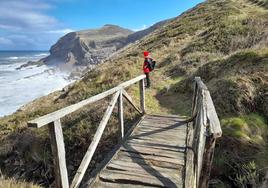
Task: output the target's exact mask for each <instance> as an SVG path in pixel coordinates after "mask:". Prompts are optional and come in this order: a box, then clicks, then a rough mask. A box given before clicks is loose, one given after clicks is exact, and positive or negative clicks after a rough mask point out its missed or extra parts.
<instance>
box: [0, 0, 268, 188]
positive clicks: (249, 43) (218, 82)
mask: <svg viewBox="0 0 268 188" xmlns="http://www.w3.org/2000/svg"><path fill="white" fill-rule="evenodd" d="M267 43H268V10H267V9H266V8H265V6H262V5H261V6H260V5H259V4H257V3H256V2H252V1H249V0H208V1H207V2H205V3H202V4H200V5H198V6H197V7H195V8H193V9H191V10H189V11H187V12H185V13H184V14H182V15H181V16H179V17H177V18H175V19H173V20H170V21H168V22H167V23H166V24H165V25H164V26H163V27H162V28H160V29H157V30H156V31H154V32H153V33H151V34H150V35H148V36H146V37H144V38H143V39H142V40H140V41H138V42H136V43H135V44H131V45H129V46H127V47H126V48H124V49H123V50H121V51H120V53H118V54H116V55H114V56H113V57H112V58H110V59H109V60H107V62H106V63H104V64H102V65H101V66H99V67H98V68H96V69H94V70H91V71H89V72H88V73H86V74H85V75H84V77H83V79H82V80H80V81H78V82H76V83H75V84H73V85H72V86H69V87H68V88H65V89H63V90H62V91H59V92H55V93H53V94H51V95H49V96H46V97H43V98H41V99H38V100H36V101H34V102H32V103H31V104H28V105H26V106H25V107H23V108H22V109H21V110H20V111H18V112H16V113H14V114H12V115H10V116H7V117H5V118H2V119H1V120H0V139H1V141H0V168H1V170H2V171H3V173H4V174H5V175H6V176H15V177H17V178H21V179H25V180H27V181H35V182H37V183H38V184H41V185H44V186H47V185H48V184H50V183H52V182H53V176H52V161H51V157H50V156H51V154H50V149H49V139H48V135H47V132H48V131H47V130H46V128H44V129H41V130H38V131H36V130H31V129H28V128H26V122H27V121H28V120H31V119H34V118H36V117H38V116H40V115H44V114H47V113H49V112H52V111H54V110H56V109H59V108H61V107H64V106H67V105H70V104H73V103H75V102H78V101H80V100H83V99H86V98H88V97H90V96H93V95H95V94H97V93H100V92H101V91H104V90H107V89H109V88H111V87H113V86H115V85H117V84H118V83H120V82H122V81H124V80H128V79H130V78H133V77H135V76H137V75H140V74H141V73H142V71H141V65H142V62H143V59H142V58H143V57H142V51H143V50H149V51H151V52H152V55H153V57H154V58H155V59H156V60H157V70H155V71H154V72H153V73H152V77H153V86H152V89H150V90H146V91H147V93H146V97H147V98H146V103H147V107H148V112H149V113H172V114H182V115H186V116H187V115H188V116H189V114H190V100H191V87H192V79H193V77H194V76H201V77H202V79H203V80H204V81H205V83H206V84H207V85H208V88H209V89H210V91H211V94H212V98H213V99H214V102H215V105H216V108H217V111H218V112H219V116H220V119H221V121H222V127H223V131H224V136H223V138H222V139H220V140H219V142H218V145H217V151H216V157H215V164H214V167H213V174H212V179H213V181H212V183H213V185H214V186H216V187H218V186H219V184H222V185H223V187H231V186H236V187H243V186H249V187H250V186H254V185H255V184H257V183H259V182H260V181H261V180H262V177H263V174H264V172H265V167H266V166H267V165H268V160H267V158H266V157H265V156H266V155H267V153H268V146H267V138H268V137H267V136H268V127H267V118H268V117H267V114H268V113H267V112H268V108H267V106H268V94H267V93H268V91H267V88H268V87H267V84H268V75H267V72H268V45H267ZM129 92H130V93H131V94H132V96H136V97H137V95H138V88H137V86H134V87H132V88H131V89H130V90H129ZM106 105H107V101H106V100H104V101H103V102H102V101H101V102H100V103H96V104H94V105H91V106H90V107H87V108H84V109H82V110H80V111H79V112H76V113H74V114H72V115H70V116H67V117H66V118H64V119H63V124H64V136H65V143H66V150H67V151H66V152H67V156H68V157H67V163H68V171H69V174H70V177H72V176H73V175H74V171H75V169H77V167H78V165H79V161H80V160H81V158H82V156H83V155H82V153H83V152H84V151H85V150H86V149H87V147H88V145H89V143H90V140H91V138H92V135H94V133H95V130H96V126H97V125H98V122H99V121H100V119H101V114H102V112H104V110H105V107H106ZM127 108H128V109H129V110H126V114H125V116H126V117H127V121H128V122H132V121H134V120H135V119H136V114H134V115H132V113H131V112H132V111H131V109H130V108H129V107H127ZM117 134H118V126H117V120H116V116H114V118H112V120H111V121H110V123H109V126H108V128H107V130H106V132H105V135H104V137H103V139H102V142H101V144H100V146H99V147H98V152H97V154H96V156H95V157H94V159H93V163H92V164H91V165H90V169H89V171H90V170H92V169H93V168H94V166H95V164H97V163H98V162H99V161H101V159H102V158H103V157H104V154H105V152H107V151H109V150H110V148H111V147H112V146H113V145H114V144H115V143H116V139H117ZM77 151H79V152H77Z"/></svg>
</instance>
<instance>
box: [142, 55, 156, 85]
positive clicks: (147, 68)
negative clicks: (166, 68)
mask: <svg viewBox="0 0 268 188" xmlns="http://www.w3.org/2000/svg"><path fill="white" fill-rule="evenodd" d="M143 55H144V63H143V72H144V74H145V75H146V88H150V86H151V81H150V72H151V71H153V70H154V67H155V61H153V59H152V58H151V57H150V53H149V52H147V51H145V52H143Z"/></svg>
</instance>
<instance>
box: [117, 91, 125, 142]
mask: <svg viewBox="0 0 268 188" xmlns="http://www.w3.org/2000/svg"><path fill="white" fill-rule="evenodd" d="M122 93H123V92H122V90H121V91H120V95H119V97H118V121H119V125H120V128H119V129H120V141H122V140H123V138H124V114H123V94H122Z"/></svg>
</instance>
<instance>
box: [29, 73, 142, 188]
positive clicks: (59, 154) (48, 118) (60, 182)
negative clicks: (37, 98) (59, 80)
mask: <svg viewBox="0 0 268 188" xmlns="http://www.w3.org/2000/svg"><path fill="white" fill-rule="evenodd" d="M144 78H145V75H141V76H139V77H136V78H134V79H132V80H129V81H127V82H124V83H122V84H120V85H118V86H117V87H115V88H112V89H110V90H108V91H105V92H103V93H100V94H98V95H96V96H93V97H90V98H89V99H86V100H83V101H81V102H79V103H76V104H73V105H71V106H68V107H66V108H62V109H60V110H58V111H55V112H53V113H50V114H47V115H45V116H42V117H40V118H37V119H35V120H33V121H30V122H28V126H29V127H34V128H40V127H43V126H44V125H48V127H49V134H50V139H51V148H52V154H53V161H54V171H55V181H56V187H57V188H69V187H72V188H76V187H78V186H79V185H80V183H81V181H82V178H83V176H84V174H85V172H86V170H87V168H88V165H89V163H90V161H91V159H92V157H93V154H94V152H95V151H96V148H97V146H98V143H99V141H100V139H101V136H102V134H103V132H104V129H105V127H106V125H107V123H108V120H109V118H110V116H111V114H112V111H113V109H114V107H115V105H116V103H117V104H118V119H119V124H120V129H121V131H120V136H121V139H122V138H123V137H124V118H123V97H124V98H125V99H126V100H127V101H128V102H129V103H130V104H131V105H132V106H133V107H134V108H135V109H136V110H137V111H138V112H139V113H140V114H141V115H143V114H145V89H144ZM137 82H139V85H140V109H139V108H138V107H137V106H136V105H135V104H134V103H133V101H132V99H131V97H130V96H129V95H128V94H127V92H126V91H125V88H127V87H129V86H131V85H132V84H135V83H137ZM112 94H114V95H113V97H112V100H111V102H110V103H109V106H108V108H107V110H106V112H105V113H104V116H103V118H102V120H101V122H100V125H99V126H98V129H97V131H96V133H95V135H94V137H93V140H92V142H91V144H90V146H89V148H88V150H87V152H86V154H85V156H84V158H83V160H82V162H81V164H80V166H79V168H78V170H77V172H76V174H75V177H74V179H73V181H72V183H71V186H69V181H68V173H67V168H66V158H65V148H64V138H63V133H62V126H61V121H60V119H61V118H63V117H64V116H66V115H68V114H70V113H72V112H74V111H76V110H78V109H80V108H82V107H85V106H86V105H89V104H92V103H94V102H96V101H99V100H101V99H104V98H105V97H107V96H110V95H112Z"/></svg>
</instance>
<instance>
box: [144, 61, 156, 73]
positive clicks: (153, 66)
mask: <svg viewBox="0 0 268 188" xmlns="http://www.w3.org/2000/svg"><path fill="white" fill-rule="evenodd" d="M145 61H146V62H147V65H148V68H149V70H150V71H153V70H154V68H155V64H156V62H155V61H153V60H152V59H151V58H146V59H145Z"/></svg>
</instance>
